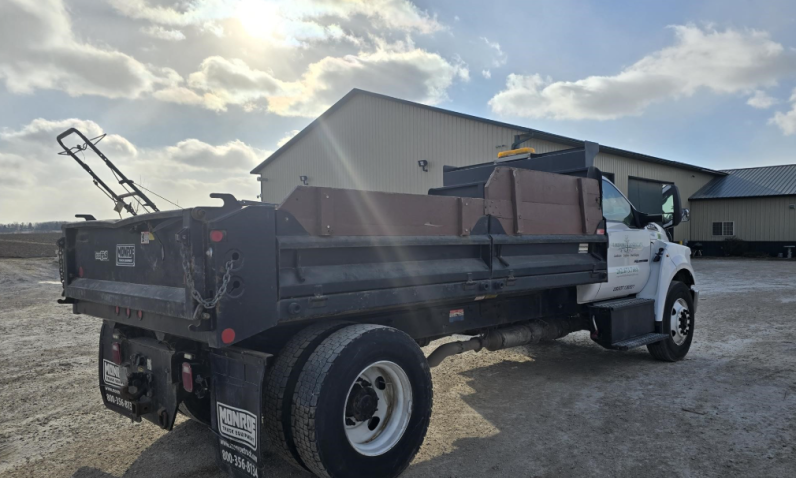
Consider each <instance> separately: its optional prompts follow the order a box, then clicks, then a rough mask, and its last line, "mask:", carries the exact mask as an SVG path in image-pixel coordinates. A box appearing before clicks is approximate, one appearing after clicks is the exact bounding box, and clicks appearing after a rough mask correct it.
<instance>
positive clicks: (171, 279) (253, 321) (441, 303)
mask: <svg viewBox="0 0 796 478" xmlns="http://www.w3.org/2000/svg"><path fill="white" fill-rule="evenodd" d="M592 176H593V175H592ZM482 189H483V190H484V193H483V197H456V196H446V195H428V196H425V195H409V194H393V193H381V192H365V191H354V190H345V189H332V188H315V187H299V188H297V189H296V190H295V191H294V192H293V193H292V194H291V195H290V196H289V197H288V198H287V199H285V201H284V202H283V203H282V204H281V205H279V206H277V205H272V204H261V203H250V202H238V201H236V200H235V199H234V198H232V197H231V196H228V195H227V196H223V197H222V198H223V199H224V206H222V207H210V208H192V209H185V210H180V211H165V212H158V213H153V214H146V215H139V216H136V217H133V218H129V219H124V220H118V221H87V222H79V223H72V224H68V225H66V226H64V234H65V238H66V243H65V246H64V263H65V265H64V269H65V297H66V300H67V302H71V303H73V307H74V311H75V312H76V313H85V314H89V315H94V316H97V317H101V318H104V319H107V320H111V321H114V322H117V323H121V324H127V325H131V326H135V327H139V328H143V329H148V330H153V331H157V332H163V333H168V334H172V335H175V336H178V337H185V338H188V339H192V340H195V341H199V342H204V343H206V344H208V345H209V346H211V347H221V346H224V345H231V344H234V343H238V342H240V341H242V340H245V339H247V338H250V337H253V336H256V335H258V334H261V333H263V332H265V331H267V330H269V329H272V328H274V327H278V326H285V325H291V324H296V323H299V322H301V321H311V320H318V319H326V318H343V319H346V320H352V321H356V320H358V319H360V318H362V319H363V320H365V319H367V321H369V322H374V321H376V322H379V321H381V322H382V323H385V324H391V325H392V326H394V327H396V328H399V329H403V330H405V331H406V332H407V333H409V334H410V335H411V336H413V337H414V338H417V339H421V338H427V337H435V336H441V335H447V334H450V333H457V332H463V331H465V330H473V329H478V328H484V327H489V326H493V325H497V324H499V323H506V322H511V321H512V320H521V319H522V318H523V317H522V315H523V314H522V313H519V315H516V314H515V315H514V316H512V317H508V315H510V311H512V310H513V311H514V312H515V313H516V312H517V311H523V310H526V309H528V310H533V312H532V315H533V316H544V315H550V314H554V313H557V314H563V315H567V314H573V313H576V312H577V310H576V307H577V304H576V300H575V299H574V289H575V286H578V285H584V284H592V283H597V282H605V281H606V280H607V273H606V269H607V267H606V251H607V238H606V236H605V235H604V234H602V233H600V234H598V233H597V232H598V228H599V227H600V224H601V223H602V213H601V209H600V183H599V181H598V180H597V179H595V178H593V177H575V176H564V175H559V174H552V173H544V172H537V171H528V170H521V169H515V168H510V167H497V168H495V170H494V171H493V172H492V174H491V176H490V178H489V180H488V182H487V183H486V185H485V187H483V188H482ZM220 197H221V196H220ZM211 231H216V232H214V233H213V234H211ZM219 238H220V239H219ZM227 264H230V265H231V269H230V271H229V273H228V276H229V277H228V281H227V288H226V293H225V294H224V295H223V296H221V298H220V300H219V301H218V304H217V305H216V306H215V307H212V308H204V307H202V306H200V305H199V302H197V301H196V300H195V299H194V297H192V293H191V289H190V287H189V285H188V284H189V282H190V281H189V280H187V279H188V278H189V276H190V277H192V278H193V284H194V288H195V289H196V291H197V292H198V294H199V295H201V297H202V298H203V299H210V298H212V297H214V295H216V293H217V291H218V290H219V288H221V287H222V283H223V282H224V275H225V270H226V269H225V267H226V265H227ZM540 291H547V293H552V294H554V295H557V297H560V298H561V299H562V300H557V301H553V302H552V303H551V302H550V301H549V300H547V301H542V300H541V297H540V296H539V295H538V293H540ZM551 291H552V292H551ZM535 294H536V295H535ZM564 298H566V299H567V300H563V299H564ZM556 303H557V304H561V303H566V304H567V305H566V310H559V311H558V312H555V311H553V310H552V309H553V308H555V305H556ZM496 304H500V305H496ZM548 309H550V310H548ZM459 311H461V313H460V312H459ZM468 314H469V315H468ZM469 317H472V319H469ZM230 329H231V330H232V331H234V332H233V333H232V336H233V337H234V338H232V339H230V333H229V332H227V333H226V335H224V331H228V330H230Z"/></svg>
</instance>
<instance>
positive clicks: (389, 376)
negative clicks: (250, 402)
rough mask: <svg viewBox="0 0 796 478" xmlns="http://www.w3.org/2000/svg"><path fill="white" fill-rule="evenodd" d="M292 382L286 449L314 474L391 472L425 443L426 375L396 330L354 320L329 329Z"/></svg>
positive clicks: (417, 353)
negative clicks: (351, 323) (350, 323)
mask: <svg viewBox="0 0 796 478" xmlns="http://www.w3.org/2000/svg"><path fill="white" fill-rule="evenodd" d="M293 388H294V391H293V395H292V403H291V409H290V414H291V416H292V418H291V426H290V434H289V440H291V441H292V442H291V443H290V444H289V445H288V447H289V448H290V449H291V450H295V452H296V455H295V456H294V461H295V462H298V463H300V464H301V465H302V466H304V467H306V468H307V469H308V470H310V471H311V472H313V473H315V474H316V475H318V476H321V477H330V478H337V477H371V478H378V477H395V476H398V475H399V474H401V472H403V471H404V470H405V469H406V467H407V466H409V463H410V462H411V461H412V459H413V458H414V456H415V454H417V451H418V450H419V449H420V445H421V444H422V443H423V439H424V438H425V435H426V431H427V429H428V424H429V420H430V417H431V406H432V386H431V373H430V370H429V367H428V363H427V362H426V358H425V356H424V355H423V352H422V351H421V350H420V348H419V347H418V346H417V344H416V343H415V341H414V340H412V339H411V338H410V337H409V336H408V335H406V334H405V333H403V332H401V331H399V330H396V329H393V328H390V327H384V326H380V325H371V324H358V325H348V326H344V327H342V328H339V329H337V330H335V331H333V332H332V333H330V334H328V335H327V336H326V337H325V338H324V339H323V340H322V341H320V343H319V344H317V346H316V347H315V348H314V350H313V351H312V353H311V354H309V356H308V357H307V359H306V361H305V363H304V364H303V365H302V366H301V369H300V373H299V374H298V379H297V382H296V383H295V386H294V387H293ZM267 393H268V392H267ZM268 429H270V428H267V430H268Z"/></svg>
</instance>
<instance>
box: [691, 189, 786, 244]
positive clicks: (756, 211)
mask: <svg viewBox="0 0 796 478" xmlns="http://www.w3.org/2000/svg"><path fill="white" fill-rule="evenodd" d="M691 204H692V212H693V214H692V218H693V219H692V221H691V237H692V238H693V240H695V241H723V240H724V238H725V236H714V235H713V223H714V222H719V221H721V222H734V223H735V236H736V237H739V238H741V239H743V240H745V241H760V242H763V241H776V242H781V241H794V242H796V209H791V208H790V205H791V204H794V205H796V196H780V197H771V198H738V199H708V200H697V201H692V202H691Z"/></svg>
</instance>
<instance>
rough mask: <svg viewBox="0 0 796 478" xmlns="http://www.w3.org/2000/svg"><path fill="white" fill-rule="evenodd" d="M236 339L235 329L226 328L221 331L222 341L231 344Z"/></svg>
mask: <svg viewBox="0 0 796 478" xmlns="http://www.w3.org/2000/svg"><path fill="white" fill-rule="evenodd" d="M234 340H235V331H234V330H232V329H224V331H223V332H221V341H222V342H224V343H225V344H231V343H232V342H233V341H234Z"/></svg>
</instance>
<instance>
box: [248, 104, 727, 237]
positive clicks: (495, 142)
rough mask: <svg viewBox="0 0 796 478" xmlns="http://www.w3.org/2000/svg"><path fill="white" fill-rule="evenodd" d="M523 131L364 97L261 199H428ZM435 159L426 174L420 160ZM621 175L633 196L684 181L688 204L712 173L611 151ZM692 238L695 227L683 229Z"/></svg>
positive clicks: (287, 165)
mask: <svg viewBox="0 0 796 478" xmlns="http://www.w3.org/2000/svg"><path fill="white" fill-rule="evenodd" d="M518 133H522V131H520V130H516V129H512V128H507V127H503V126H498V125H492V124H487V123H481V122H478V121H473V120H470V119H467V118H460V117H458V116H454V115H449V114H445V113H441V112H438V111H431V110H427V109H424V108H418V107H415V106H412V105H409V104H403V103H398V102H395V101H389V100H385V99H382V98H378V97H374V96H370V95H357V96H355V97H353V98H351V100H349V101H348V102H347V103H345V104H343V105H342V106H341V107H340V109H338V110H337V111H335V112H334V114H332V115H329V116H328V117H327V118H326V119H325V120H324V121H323V122H322V123H321V124H320V125H319V126H318V127H316V128H313V129H311V130H310V131H309V132H308V134H307V135H305V136H304V137H303V138H301V140H300V141H298V142H296V144H294V145H293V146H291V147H290V148H289V149H287V150H286V151H284V152H283V153H282V154H281V156H280V157H279V158H277V159H276V160H275V161H274V162H273V163H271V164H269V165H268V166H266V167H265V168H264V169H263V170H262V177H263V179H264V181H263V182H262V200H263V201H265V202H271V203H280V202H281V201H282V200H283V199H284V198H285V197H286V196H287V195H289V194H290V192H291V191H292V190H293V189H294V188H295V187H296V186H298V185H299V184H300V182H299V176H307V177H308V178H309V185H311V186H326V187H338V188H355V189H363V190H370V191H387V192H403V193H413V194H426V193H427V192H428V190H429V189H430V188H434V187H439V186H441V185H442V167H443V166H444V165H450V166H466V165H470V164H477V163H483V162H486V161H490V160H493V159H495V158H496V157H497V153H498V152H499V151H505V150H507V149H509V148H510V147H511V143H512V142H513V141H514V135H516V134H518ZM523 146H531V147H533V148H534V149H535V150H536V152H537V153H548V152H552V151H558V150H561V149H568V148H570V147H571V146H567V145H563V144H559V143H554V142H550V141H543V140H537V139H532V140H530V141H528V142H526V143H523ZM421 159H425V160H427V161H428V162H429V167H428V172H423V170H422V169H420V168H419V167H418V165H417V162H418V161H419V160H421ZM595 165H596V166H597V167H598V168H600V169H601V170H603V171H606V172H611V173H614V174H615V179H616V183H617V186H618V187H619V188H620V189H621V190H622V191H623V192H625V193H626V192H627V187H628V185H627V183H628V181H627V179H628V177H629V176H636V177H641V178H647V179H655V180H660V181H670V182H675V183H677V185H678V187H679V188H680V195H681V197H682V198H683V200H684V202H685V203H686V204H685V206H687V199H688V197H689V196H690V195H692V194H694V193H695V192H696V191H697V190H698V189H699V188H701V187H702V186H703V185H704V184H706V183H707V182H708V181H709V180H710V179H712V178H713V176H712V175H710V174H707V173H700V172H693V171H688V170H684V169H679V168H676V167H671V166H666V165H660V164H655V163H648V162H645V161H640V160H635V159H630V158H624V157H621V156H615V155H610V154H605V153H600V154H599V155H598V156H597V159H596V164H595ZM675 239H676V240H688V239H689V236H688V226H687V225H683V226H679V227H677V228H676V231H675Z"/></svg>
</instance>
